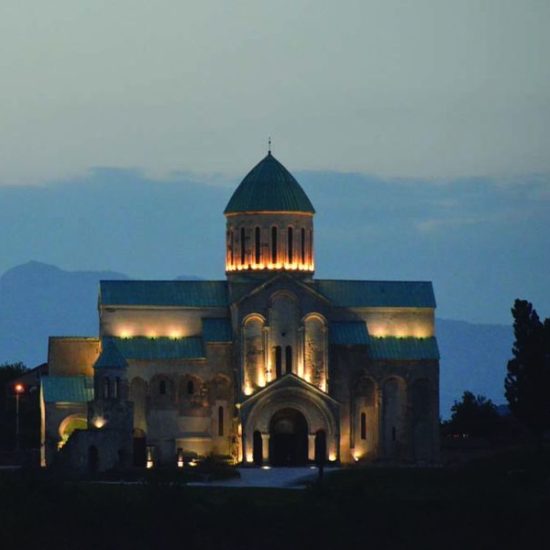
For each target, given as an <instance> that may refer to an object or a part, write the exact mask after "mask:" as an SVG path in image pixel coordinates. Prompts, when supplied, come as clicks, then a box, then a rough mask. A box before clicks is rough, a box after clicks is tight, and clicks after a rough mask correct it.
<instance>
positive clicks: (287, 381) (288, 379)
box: [242, 373, 338, 407]
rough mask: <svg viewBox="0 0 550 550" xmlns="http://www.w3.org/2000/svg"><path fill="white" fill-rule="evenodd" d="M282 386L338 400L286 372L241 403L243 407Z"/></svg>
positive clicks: (333, 401)
mask: <svg viewBox="0 0 550 550" xmlns="http://www.w3.org/2000/svg"><path fill="white" fill-rule="evenodd" d="M282 388H302V389H305V390H307V391H311V392H313V393H315V394H316V395H318V396H319V397H321V398H322V399H325V400H327V401H330V402H332V403H335V404H338V401H336V399H334V398H333V397H331V396H330V395H329V394H328V393H325V392H324V391H321V390H320V389H319V388H318V387H317V386H314V385H313V384H310V383H309V382H306V381H305V380H304V379H303V378H300V377H299V376H296V375H295V374H294V373H288V374H285V375H283V376H281V377H280V378H276V379H275V380H273V381H272V382H270V383H269V384H268V385H267V386H265V387H264V388H262V389H261V390H258V391H257V392H255V393H254V394H252V395H251V396H250V397H248V398H247V399H245V400H244V401H243V403H242V405H243V407H244V406H247V407H248V406H249V405H250V404H251V403H253V402H254V401H257V400H258V399H260V398H261V397H262V396H264V395H267V394H268V393H269V392H272V391H275V390H278V389H282Z"/></svg>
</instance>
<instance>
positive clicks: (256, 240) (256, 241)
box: [254, 227, 261, 264]
mask: <svg viewBox="0 0 550 550" xmlns="http://www.w3.org/2000/svg"><path fill="white" fill-rule="evenodd" d="M254 244H255V249H256V254H255V256H256V263H257V264H259V263H260V251H261V249H260V228H259V227H256V231H255V235H254Z"/></svg>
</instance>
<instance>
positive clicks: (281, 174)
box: [224, 152, 315, 214]
mask: <svg viewBox="0 0 550 550" xmlns="http://www.w3.org/2000/svg"><path fill="white" fill-rule="evenodd" d="M237 212H309V213H312V214H313V213H315V209H314V208H313V205H312V204H311V202H310V200H309V199H308V197H307V195H306V194H305V192H304V190H303V189H302V188H301V187H300V184H299V183H298V182H297V181H296V179H295V178H294V176H293V175H292V174H291V173H290V172H289V171H288V170H287V169H286V168H285V167H284V166H283V165H282V164H281V163H280V162H279V161H278V160H277V159H276V158H275V157H274V156H273V155H272V154H271V152H269V153H268V154H267V156H266V157H265V158H264V159H262V160H261V161H260V162H259V163H258V164H256V166H254V168H252V170H250V172H249V173H248V174H247V175H246V177H245V178H244V179H243V181H242V182H241V184H240V185H239V187H237V189H236V190H235V192H234V193H233V195H232V197H231V199H229V203H228V204H227V207H226V208H225V210H224V214H231V213H237Z"/></svg>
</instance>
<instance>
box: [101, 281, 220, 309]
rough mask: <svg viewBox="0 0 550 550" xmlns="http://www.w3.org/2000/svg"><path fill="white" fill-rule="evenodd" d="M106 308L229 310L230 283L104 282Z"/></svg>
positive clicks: (102, 295)
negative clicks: (158, 307) (209, 308)
mask: <svg viewBox="0 0 550 550" xmlns="http://www.w3.org/2000/svg"><path fill="white" fill-rule="evenodd" d="M99 300H100V304H101V305H103V306H168V307H170V306H172V307H178V306H179V307H227V302H228V300H227V283H226V281H101V282H100V294H99Z"/></svg>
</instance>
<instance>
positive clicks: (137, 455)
mask: <svg viewBox="0 0 550 550" xmlns="http://www.w3.org/2000/svg"><path fill="white" fill-rule="evenodd" d="M133 450H134V466H136V467H138V468H145V462H146V461H147V442H146V440H145V434H144V433H142V432H141V430H134V449H133Z"/></svg>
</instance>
